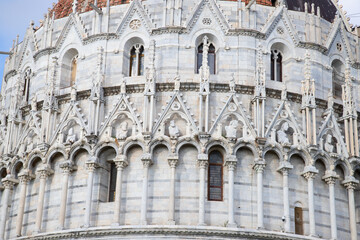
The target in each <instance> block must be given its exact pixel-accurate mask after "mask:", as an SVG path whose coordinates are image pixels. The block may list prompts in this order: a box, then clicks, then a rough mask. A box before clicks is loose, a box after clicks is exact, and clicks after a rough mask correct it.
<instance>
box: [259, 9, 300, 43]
mask: <svg viewBox="0 0 360 240" xmlns="http://www.w3.org/2000/svg"><path fill="white" fill-rule="evenodd" d="M274 30H276V33H275V32H274ZM261 32H262V33H263V34H265V36H266V38H268V37H269V36H270V35H275V34H277V35H280V36H281V38H284V34H286V35H288V37H289V38H290V39H291V41H292V42H293V43H294V44H295V45H298V44H299V42H300V39H299V36H298V34H297V31H296V29H295V27H294V25H293V24H292V22H291V19H290V17H289V14H288V12H287V9H286V8H285V7H284V6H280V7H277V8H276V10H275V11H274V12H273V13H272V14H271V15H270V16H269V17H268V19H267V22H266V24H265V25H264V27H263V28H262V29H261Z"/></svg>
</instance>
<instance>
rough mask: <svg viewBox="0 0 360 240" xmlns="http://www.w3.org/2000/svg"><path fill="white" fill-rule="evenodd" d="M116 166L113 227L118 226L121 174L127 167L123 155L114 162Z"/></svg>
mask: <svg viewBox="0 0 360 240" xmlns="http://www.w3.org/2000/svg"><path fill="white" fill-rule="evenodd" d="M114 162H115V165H116V170H117V173H116V189H115V210H114V220H113V225H114V226H119V225H120V210H121V192H122V174H123V171H124V168H126V167H127V166H128V162H127V160H126V156H125V155H120V156H119V157H117V158H116V159H115V160H114Z"/></svg>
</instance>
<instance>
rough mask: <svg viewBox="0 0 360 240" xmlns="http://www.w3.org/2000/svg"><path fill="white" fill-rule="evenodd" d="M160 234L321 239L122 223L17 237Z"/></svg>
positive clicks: (61, 237)
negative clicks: (121, 224)
mask: <svg viewBox="0 0 360 240" xmlns="http://www.w3.org/2000/svg"><path fill="white" fill-rule="evenodd" d="M147 234H149V235H151V236H158V237H159V238H163V239H166V238H168V236H178V237H179V238H182V237H186V236H191V237H194V236H197V238H199V239H209V237H211V238H213V237H217V238H220V239H222V238H224V239H228V238H237V239H255V240H267V239H278V240H317V239H320V238H317V237H309V236H302V235H295V234H290V233H281V232H271V231H265V230H250V229H240V228H232V229H229V228H226V227H213V226H211V227H206V226H194V227H190V226H148V227H147V226H120V227H99V228H89V229H76V230H64V231H59V232H52V233H40V234H38V235H34V236H32V237H28V236H26V237H19V238H16V239H30V240H31V239H37V240H45V239H74V238H76V239H92V238H94V239H109V238H112V236H124V237H125V236H126V237H128V236H129V235H135V236H137V235H138V236H144V235H147Z"/></svg>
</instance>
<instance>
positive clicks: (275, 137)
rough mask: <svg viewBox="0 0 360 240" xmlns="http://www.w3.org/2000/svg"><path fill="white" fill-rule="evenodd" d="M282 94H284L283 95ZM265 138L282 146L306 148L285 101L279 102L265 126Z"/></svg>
mask: <svg viewBox="0 0 360 240" xmlns="http://www.w3.org/2000/svg"><path fill="white" fill-rule="evenodd" d="M283 94H284V93H283ZM265 137H266V138H268V141H270V142H272V143H279V144H281V145H283V146H306V145H307V143H306V139H305V137H304V135H303V133H302V130H301V128H300V125H299V124H298V121H297V119H296V117H295V115H294V113H293V111H292V108H291V106H290V104H289V103H288V101H287V100H284V98H283V100H282V101H281V103H280V104H279V106H278V108H277V109H276V112H275V114H274V117H273V118H272V119H271V120H270V122H269V124H268V125H267V126H266V132H265Z"/></svg>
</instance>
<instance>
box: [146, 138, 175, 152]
mask: <svg viewBox="0 0 360 240" xmlns="http://www.w3.org/2000/svg"><path fill="white" fill-rule="evenodd" d="M149 145H150V153H151V154H153V152H154V149H155V148H156V147H158V146H161V145H162V146H165V147H166V148H167V150H168V151H169V153H171V152H172V151H171V143H170V142H168V141H166V140H164V139H154V140H153V141H151V142H150V144H149Z"/></svg>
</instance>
